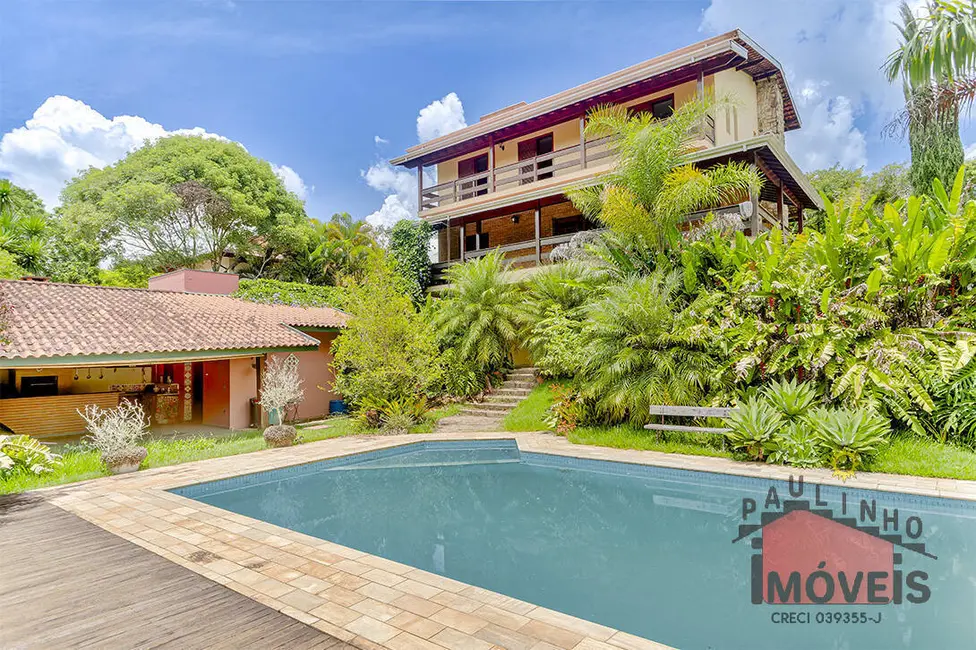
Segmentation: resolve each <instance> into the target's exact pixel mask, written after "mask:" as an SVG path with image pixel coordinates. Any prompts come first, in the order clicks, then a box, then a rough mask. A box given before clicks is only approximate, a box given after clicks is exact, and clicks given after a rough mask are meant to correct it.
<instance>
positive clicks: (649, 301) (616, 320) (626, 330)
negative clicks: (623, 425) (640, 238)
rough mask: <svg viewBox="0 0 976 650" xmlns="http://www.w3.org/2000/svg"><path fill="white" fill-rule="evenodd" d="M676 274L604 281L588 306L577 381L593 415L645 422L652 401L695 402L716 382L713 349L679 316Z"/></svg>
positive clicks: (715, 363)
mask: <svg viewBox="0 0 976 650" xmlns="http://www.w3.org/2000/svg"><path fill="white" fill-rule="evenodd" d="M678 286H679V277H678V275H677V274H675V273H671V274H665V273H663V272H660V271H658V272H655V273H653V274H652V275H649V276H646V277H633V278H629V279H627V280H624V281H622V282H620V283H618V284H612V285H608V286H607V287H605V289H604V290H603V292H602V293H601V297H599V298H597V299H596V300H594V301H593V302H592V303H590V304H589V305H588V307H587V319H586V325H585V328H584V330H583V336H584V341H585V343H584V347H583V367H582V371H581V372H580V373H579V382H578V384H579V385H580V387H581V390H582V393H583V395H584V397H586V398H588V399H590V400H592V402H593V404H594V414H595V415H596V416H597V417H599V418H602V419H604V420H606V421H609V422H620V421H623V420H625V419H629V420H631V421H634V422H638V423H646V422H647V421H648V418H649V417H650V416H649V406H650V405H651V404H697V403H699V402H700V401H701V400H702V398H703V397H704V396H705V395H706V394H707V393H708V392H709V390H710V389H713V388H716V385H715V379H716V369H717V368H718V367H719V363H718V359H717V358H716V356H715V354H716V353H720V351H717V350H714V349H709V348H710V347H711V346H710V343H711V341H707V340H705V339H701V338H699V337H698V336H697V334H696V332H695V331H694V330H693V329H689V328H687V327H686V326H685V324H684V323H683V322H682V320H681V319H679V307H680V304H679V303H678V295H677V288H678Z"/></svg>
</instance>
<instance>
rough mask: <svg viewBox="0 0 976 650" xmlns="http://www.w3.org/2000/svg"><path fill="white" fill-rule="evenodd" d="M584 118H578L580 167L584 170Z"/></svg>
mask: <svg viewBox="0 0 976 650" xmlns="http://www.w3.org/2000/svg"><path fill="white" fill-rule="evenodd" d="M585 131H586V118H585V117H581V118H579V132H580V167H581V168H583V169H586V132H585Z"/></svg>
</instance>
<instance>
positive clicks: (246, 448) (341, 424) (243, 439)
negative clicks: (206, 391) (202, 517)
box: [0, 417, 370, 494]
mask: <svg viewBox="0 0 976 650" xmlns="http://www.w3.org/2000/svg"><path fill="white" fill-rule="evenodd" d="M328 424H329V427H328V428H325V429H302V428H301V427H299V432H298V435H299V437H300V440H301V441H302V442H314V441H316V440H326V439H328V438H338V437H340V436H348V435H355V434H360V433H370V431H368V430H364V429H361V428H360V427H359V426H358V425H357V423H356V422H355V421H354V420H353V419H352V418H348V417H337V418H331V419H329V421H328ZM145 446H146V450H147V451H148V452H149V454H148V455H147V456H146V460H145V461H144V462H143V464H142V467H143V468H146V469H148V468H151V467H165V466H167V465H178V464H180V463H187V462H190V461H194V460H204V459H207V458H219V457H222V456H235V455H237V454H246V453H248V452H251V451H259V450H261V449H264V448H265V447H266V445H265V443H264V436H263V435H262V433H261V431H257V430H248V431H243V432H240V433H237V434H234V435H228V436H214V437H204V436H201V437H197V438H184V439H177V440H165V439H164V440H149V441H147V442H146V444H145ZM107 475H108V470H106V469H105V467H104V465H102V461H101V458H100V456H99V454H98V452H97V451H91V450H80V449H77V448H71V447H69V448H68V449H66V450H65V451H64V452H63V453H62V455H61V464H60V466H59V467H58V468H57V469H56V470H54V471H53V472H49V473H47V474H42V475H40V476H33V475H27V474H19V473H18V474H12V475H11V476H8V477H7V478H5V479H2V480H0V494H11V493H15V492H24V491H25V490H35V489H37V488H42V487H50V486H53V485H63V484H65V483H75V482H77V481H85V480H87V479H92V478H98V477H99V476H107Z"/></svg>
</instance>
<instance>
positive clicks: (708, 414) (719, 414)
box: [644, 404, 735, 434]
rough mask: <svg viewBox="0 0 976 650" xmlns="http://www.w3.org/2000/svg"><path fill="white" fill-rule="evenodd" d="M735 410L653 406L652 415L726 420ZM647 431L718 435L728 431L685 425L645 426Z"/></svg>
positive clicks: (719, 428) (706, 407)
mask: <svg viewBox="0 0 976 650" xmlns="http://www.w3.org/2000/svg"><path fill="white" fill-rule="evenodd" d="M734 410H735V409H733V408H719V407H709V406H659V405H657V404H651V415H662V416H665V415H666V416H669V417H680V418H725V417H728V416H729V415H730V414H731V413H732V411H734ZM644 428H645V429H650V430H651V431H684V432H688V433H717V434H723V433H726V432H727V431H728V429H726V428H724V427H689V426H686V425H683V424H656V423H651V424H645V425H644Z"/></svg>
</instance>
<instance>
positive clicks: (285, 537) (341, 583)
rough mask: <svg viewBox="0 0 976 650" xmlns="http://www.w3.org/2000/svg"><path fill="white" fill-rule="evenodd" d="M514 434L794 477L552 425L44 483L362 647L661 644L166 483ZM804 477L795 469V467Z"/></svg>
mask: <svg viewBox="0 0 976 650" xmlns="http://www.w3.org/2000/svg"><path fill="white" fill-rule="evenodd" d="M475 439H482V440H484V439H515V440H516V441H517V442H518V445H519V448H520V449H521V450H522V451H528V452H539V453H548V454H558V455H564V456H575V457H579V458H590V459H596V460H609V461H622V462H629V463H637V464H643V465H654V466H661V467H669V468H676V469H687V470H697V471H706V472H719V473H727V474H736V475H741V476H751V477H757V478H764V479H769V480H772V479H787V478H789V476H790V474H791V470H790V468H784V467H778V466H771V465H763V464H758V463H740V462H736V461H731V460H727V459H720V458H705V457H696V456H680V455H675V454H664V453H659V452H650V451H632V450H618V449H609V448H604V447H588V446H582V445H573V444H571V443H569V442H568V441H566V440H565V439H564V438H561V437H557V436H554V435H550V434H545V433H519V434H506V433H498V432H491V433H457V434H450V433H442V434H429V435H408V436H385V437H384V436H376V437H358V436H357V437H346V438H334V439H330V440H323V441H320V442H313V443H307V444H303V445H299V446H296V447H290V448H286V449H268V450H265V451H259V452H254V453H250V454H242V455H238V456H230V457H226V458H215V459H210V460H203V461H198V462H193V463H186V464H183V465H175V466H172V467H164V468H158V469H153V470H146V471H141V472H138V473H136V474H129V475H123V476H113V477H106V478H102V479H96V480H94V481H89V482H85V483H80V484H77V485H74V486H65V487H62V488H57V489H54V490H50V491H45V495H46V500H47V501H48V502H50V503H53V504H54V505H57V506H59V507H60V508H62V509H64V510H66V511H68V512H71V513H74V514H75V515H78V516H79V517H81V518H83V519H86V520H88V521H90V522H92V523H94V524H96V525H97V526H99V527H101V528H103V529H105V530H107V531H109V532H111V533H114V534H116V535H118V536H119V537H122V538H124V539H126V540H129V541H131V542H133V543H135V544H137V545H139V546H141V547H143V548H145V549H147V550H149V551H152V552H153V553H155V554H157V555H159V556H162V557H164V558H166V559H168V560H171V561H172V562H174V563H176V564H179V565H181V566H183V567H186V568H187V569H190V570H191V571H194V572H195V573H197V574H200V575H202V576H204V577H205V578H209V579H210V580H212V581H213V582H216V583H219V584H221V585H224V586H226V587H228V588H230V589H232V590H234V591H236V592H238V593H239V594H243V595H244V596H247V597H248V598H251V599H253V600H254V601H257V602H258V603H261V604H263V605H266V606H268V607H270V608H272V609H274V610H277V611H278V612H280V613H282V614H285V615H287V616H290V617H292V618H293V619H296V620H298V621H301V622H302V623H305V624H306V625H309V626H312V627H314V628H317V629H318V630H321V631H322V632H325V633H326V634H328V635H331V636H332V637H335V638H337V639H341V640H342V641H346V642H348V643H350V644H352V645H354V646H357V647H359V648H362V649H364V650H373V649H375V648H378V647H383V648H391V649H392V650H419V649H424V648H426V649H429V650H444V649H445V648H447V649H449V650H490V649H491V648H493V647H501V648H508V649H511V650H652V649H655V650H661V649H662V648H666V647H667V646H664V645H662V644H660V643H655V642H653V641H649V640H646V639H643V638H640V637H636V636H634V635H631V634H627V633H624V632H620V631H617V630H614V629H611V628H609V627H605V626H603V625H598V624H596V623H593V622H589V621H585V620H582V619H579V618H575V617H572V616H568V615H566V614H562V613H560V612H556V611H553V610H549V609H546V608H543V607H538V606H536V605H533V604H531V603H526V602H522V601H519V600H516V599H514V598H510V597H508V596H503V595H501V594H497V593H494V592H491V591H487V590H485V589H481V588H479V587H474V586H471V585H466V584H464V583H461V582H457V581H454V580H451V579H448V578H445V577H443V576H439V575H436V574H432V573H428V572H426V571H422V570H419V569H415V568H413V567H410V566H407V565H404V564H400V563H397V562H392V561H390V560H387V559H384V558H380V557H376V556H373V555H369V554H366V553H362V552H360V551H356V550H353V549H350V548H346V547H343V546H340V545H337V544H334V543H331V542H327V541H324V540H321V539H318V538H315V537H311V536H308V535H304V534H302V533H298V532H295V531H291V530H287V529H284V528H280V527H278V526H274V525H272V524H268V523H265V522H262V521H258V520H255V519H251V518H249V517H245V516H242V515H238V514H235V513H231V512H228V511H225V510H222V509H219V508H216V507H213V506H209V505H207V504H204V503H200V502H197V501H193V500H191V499H187V498H185V497H182V496H178V495H175V494H172V493H170V492H166V490H168V489H171V488H175V487H180V486H184V485H189V484H193V483H199V482H203V481H211V480H216V479H222V478H229V477H233V476H238V475H241V474H248V473H253V472H259V471H266V470H273V469H276V468H280V467H286V466H289V465H296V464H301V463H308V462H314V461H318V460H323V459H327V458H335V457H339V456H345V455H349V454H355V453H362V452H366V451H373V450H376V449H382V448H386V447H391V446H397V445H404V444H409V443H412V442H419V441H423V440H475ZM792 472H796V470H792ZM800 473H802V475H803V477H804V479H805V480H806V481H808V482H814V483H823V484H831V485H843V486H845V487H847V488H852V489H853V488H865V489H872V490H883V491H895V492H903V493H912V494H919V495H924V496H935V497H943V498H950V499H963V500H969V501H976V482H972V481H959V480H947V479H930V478H919V477H907V476H894V475H885V474H860V475H858V476H856V477H854V478H852V479H849V480H848V481H846V482H843V481H841V480H839V479H837V478H835V477H834V476H832V475H831V473H830V472H829V471H827V470H802V472H800Z"/></svg>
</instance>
